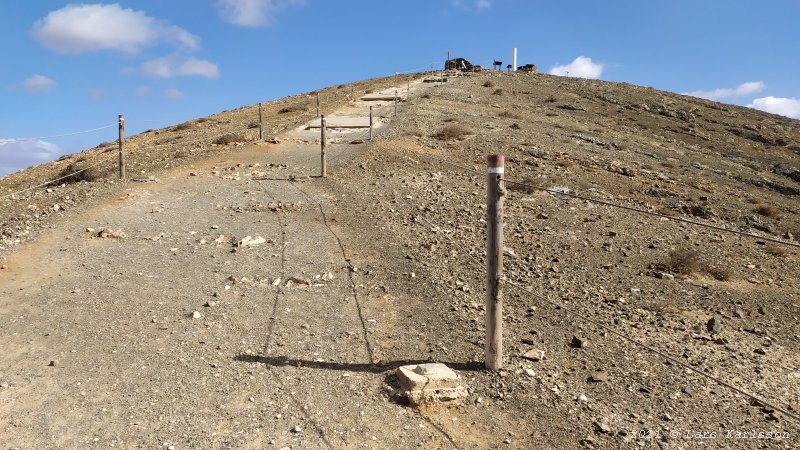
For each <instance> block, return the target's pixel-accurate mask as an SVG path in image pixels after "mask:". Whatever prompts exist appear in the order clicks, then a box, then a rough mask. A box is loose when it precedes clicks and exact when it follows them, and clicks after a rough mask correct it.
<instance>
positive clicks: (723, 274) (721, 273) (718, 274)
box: [704, 267, 731, 281]
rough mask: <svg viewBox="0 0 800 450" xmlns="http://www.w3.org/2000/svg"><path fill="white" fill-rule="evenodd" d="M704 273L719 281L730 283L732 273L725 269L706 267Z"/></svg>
mask: <svg viewBox="0 0 800 450" xmlns="http://www.w3.org/2000/svg"><path fill="white" fill-rule="evenodd" d="M704 271H705V273H707V274H709V275H711V276H712V277H714V279H715V280H717V281H730V279H731V272H730V271H729V270H728V269H726V268H724V267H706V268H705V270H704Z"/></svg>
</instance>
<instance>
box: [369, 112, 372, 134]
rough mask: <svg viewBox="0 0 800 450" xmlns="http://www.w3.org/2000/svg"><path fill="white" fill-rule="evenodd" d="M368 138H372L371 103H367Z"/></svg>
mask: <svg viewBox="0 0 800 450" xmlns="http://www.w3.org/2000/svg"><path fill="white" fill-rule="evenodd" d="M369 140H370V141H371V140H372V105H369Z"/></svg>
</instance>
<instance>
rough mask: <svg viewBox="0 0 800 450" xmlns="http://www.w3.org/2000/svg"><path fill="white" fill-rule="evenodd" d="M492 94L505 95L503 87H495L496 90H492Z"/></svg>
mask: <svg viewBox="0 0 800 450" xmlns="http://www.w3.org/2000/svg"><path fill="white" fill-rule="evenodd" d="M492 95H503V90H502V89H495V90H494V92H492Z"/></svg>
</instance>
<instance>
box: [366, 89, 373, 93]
mask: <svg viewBox="0 0 800 450" xmlns="http://www.w3.org/2000/svg"><path fill="white" fill-rule="evenodd" d="M373 92H375V91H374V90H373V89H367V90H366V91H364V93H365V94H372V93H373Z"/></svg>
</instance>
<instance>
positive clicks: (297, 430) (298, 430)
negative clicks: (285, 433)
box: [291, 425, 303, 433]
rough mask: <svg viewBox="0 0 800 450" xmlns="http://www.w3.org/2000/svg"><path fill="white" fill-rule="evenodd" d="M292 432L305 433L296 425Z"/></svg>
mask: <svg viewBox="0 0 800 450" xmlns="http://www.w3.org/2000/svg"><path fill="white" fill-rule="evenodd" d="M291 431H292V433H299V432H301V431H303V429H302V428H300V425H295V426H294V427H292V430H291Z"/></svg>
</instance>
